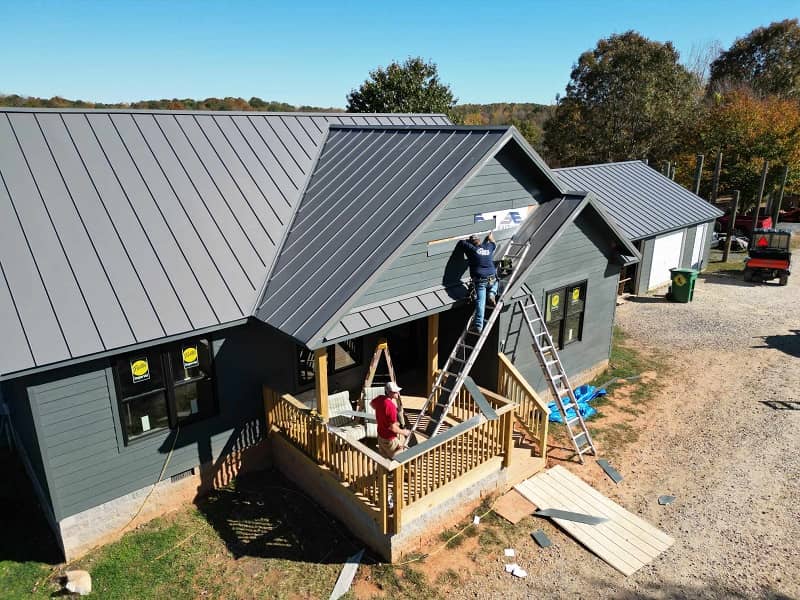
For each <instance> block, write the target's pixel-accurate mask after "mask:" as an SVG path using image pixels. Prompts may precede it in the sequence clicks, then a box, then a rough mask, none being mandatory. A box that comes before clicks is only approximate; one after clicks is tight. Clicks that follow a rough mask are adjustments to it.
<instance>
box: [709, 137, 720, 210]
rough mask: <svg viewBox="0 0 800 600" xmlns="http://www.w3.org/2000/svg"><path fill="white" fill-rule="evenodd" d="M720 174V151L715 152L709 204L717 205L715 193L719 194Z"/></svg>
mask: <svg viewBox="0 0 800 600" xmlns="http://www.w3.org/2000/svg"><path fill="white" fill-rule="evenodd" d="M721 172H722V149H721V148H720V150H719V152H717V164H716V165H714V180H713V181H712V183H711V204H716V203H717V192H719V174H720V173H721Z"/></svg>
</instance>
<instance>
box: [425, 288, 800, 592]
mask: <svg viewBox="0 0 800 600" xmlns="http://www.w3.org/2000/svg"><path fill="white" fill-rule="evenodd" d="M740 278H741V275H740V274H736V273H731V272H729V273H726V272H723V273H720V274H711V275H703V276H701V278H700V280H699V281H698V282H697V287H696V291H695V297H694V301H693V302H692V303H690V304H672V303H667V302H666V301H664V300H663V298H659V297H651V298H640V299H633V300H631V301H628V302H626V303H624V304H623V305H621V306H619V307H618V310H617V324H618V325H619V326H620V327H621V328H622V329H623V331H624V332H625V333H626V335H627V338H628V340H629V343H630V344H632V345H634V346H635V347H637V348H638V349H640V350H642V351H644V352H645V353H647V354H648V355H649V356H651V357H653V358H654V360H655V361H656V362H657V368H656V377H657V380H656V381H655V382H654V383H653V384H652V385H650V386H648V389H649V390H650V391H651V394H650V396H649V398H647V399H646V401H645V402H642V403H640V404H639V405H637V406H633V405H632V404H631V402H630V399H628V398H626V397H625V394H624V393H619V392H615V393H614V395H613V397H612V400H611V404H612V406H610V407H608V408H609V409H608V410H605V411H604V412H605V413H607V414H608V415H610V416H609V417H608V418H607V419H602V420H599V421H597V423H595V424H593V425H592V427H597V428H601V427H602V428H603V429H604V430H606V431H608V430H609V426H611V429H614V428H616V426H617V425H619V424H620V423H622V424H624V428H625V429H626V430H627V431H629V432H630V431H634V432H635V435H632V436H631V437H633V438H634V439H633V441H631V440H627V441H626V443H624V444H623V443H620V445H619V447H608V446H606V447H602V446H601V448H600V450H601V452H600V456H601V457H604V456H605V457H608V458H611V459H612V464H613V465H614V466H615V467H616V468H617V469H618V470H619V471H620V473H621V474H622V475H623V477H624V480H623V481H622V482H620V483H619V484H618V485H615V484H614V483H613V482H612V481H611V480H610V479H609V478H607V477H606V476H605V474H604V473H603V472H602V471H601V469H600V467H599V466H598V465H597V464H596V463H595V462H594V460H593V459H591V458H590V459H589V460H588V461H587V464H586V465H585V466H580V465H578V464H575V463H570V462H564V461H562V460H561V459H560V458H559V456H560V455H562V456H565V455H566V454H565V453H563V452H561V453H559V451H558V450H557V449H554V450H555V451H554V452H553V453H552V455H553V457H554V461H555V462H558V464H564V465H565V466H567V467H568V468H570V469H571V470H572V471H573V472H574V473H576V474H578V475H579V476H580V477H582V478H583V479H584V480H586V481H587V482H589V483H591V484H592V485H594V486H595V487H596V488H597V489H598V490H599V491H601V492H602V493H604V494H606V495H607V496H609V497H610V498H612V499H613V500H615V501H617V502H618V503H619V504H621V505H622V506H624V507H625V508H627V509H628V510H630V511H631V512H633V513H635V514H638V515H639V516H641V517H642V518H644V519H646V520H647V521H649V522H650V523H652V524H653V525H655V526H657V527H659V528H661V529H662V530H664V531H665V532H667V533H668V534H669V535H671V536H672V537H673V538H675V540H676V542H675V544H674V545H673V546H672V547H671V548H670V549H669V550H668V551H666V552H665V553H663V554H662V555H661V556H659V557H658V558H657V559H656V560H655V561H654V562H653V563H651V564H650V565H647V566H645V567H644V568H642V569H640V570H639V571H638V572H637V573H635V574H633V575H632V576H630V577H627V578H626V577H624V576H623V575H621V574H620V573H619V572H617V571H615V570H614V569H612V568H611V567H610V566H608V565H607V564H606V563H605V562H603V561H601V560H600V559H599V558H597V557H596V556H594V555H593V554H591V553H590V552H589V551H587V550H586V549H584V548H583V547H582V546H580V545H579V544H578V543H577V542H576V541H575V540H574V539H573V538H571V537H570V536H568V535H567V534H566V533H564V532H562V531H561V530H559V529H558V528H557V527H555V526H554V525H552V524H551V523H550V522H546V521H542V520H539V519H536V518H533V517H529V518H527V519H526V520H523V521H522V522H521V523H520V524H519V525H517V526H516V527H511V526H509V528H507V530H506V531H507V533H506V536H507V539H506V540H503V542H504V543H507V544H509V545H511V546H512V547H514V548H515V550H516V552H517V559H516V560H517V562H518V563H519V564H520V565H521V566H522V567H523V568H524V569H525V570H527V572H528V574H529V575H528V577H527V578H526V579H515V578H512V577H511V575H509V574H507V573H505V572H504V569H503V565H504V563H505V562H506V559H505V558H504V556H503V551H502V545H503V544H501V545H500V546H498V550H497V553H496V554H497V555H496V557H494V558H489V560H487V558H486V553H485V552H475V547H476V545H477V544H476V541H475V540H476V538H475V537H473V538H469V539H467V540H466V541H465V543H463V544H462V545H461V546H460V547H458V548H455V549H452V550H450V549H448V550H445V551H443V552H440V553H439V554H437V555H436V556H434V557H431V558H429V559H427V560H426V561H425V562H424V563H422V564H421V566H420V568H421V569H422V570H423V571H425V572H426V574H427V575H428V577H429V579H430V580H431V581H436V580H437V579H438V580H439V581H441V579H442V577H443V573H444V574H445V575H448V576H449V577H451V578H453V579H454V581H453V584H454V585H453V586H452V587H451V593H452V596H453V597H455V598H498V597H503V598H531V597H540V598H541V597H543V598H620V599H634V598H800V549H798V540H800V453H798V446H799V445H800V444H799V442H800V433H798V432H799V431H800V311H799V310H798V300H799V299H800V274H796V275H794V276H793V277H790V278H789V285H788V286H786V287H779V286H777V285H769V284H767V285H751V284H745V283H743V282H742V281H741V279H740ZM614 403H616V406H614V405H613V404H614ZM615 424H616V425H615ZM620 427H621V426H620ZM613 439H614V438H612V437H609V438H607V440H606V441H607V442H611V441H612V440H613ZM664 494H670V495H673V496H676V498H677V499H676V500H675V502H674V503H673V504H672V505H669V506H660V505H659V504H658V502H657V499H658V497H659V496H661V495H664ZM538 527H542V528H543V529H544V530H545V532H546V533H547V534H548V536H550V538H551V539H552V540H553V542H554V546H553V547H551V548H548V549H542V548H539V547H538V546H537V545H536V544H535V543H534V542H533V541H532V540H531V539H530V537H529V533H530V531H532V530H533V529H535V528H538ZM451 567H452V568H454V570H455V571H456V573H457V576H456V575H454V574H453V572H451V571H447V569H449V568H451Z"/></svg>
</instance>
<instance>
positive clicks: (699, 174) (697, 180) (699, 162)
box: [694, 154, 706, 196]
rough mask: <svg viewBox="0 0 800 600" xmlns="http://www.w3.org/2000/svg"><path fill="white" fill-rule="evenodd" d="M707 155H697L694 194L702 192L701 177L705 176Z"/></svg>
mask: <svg viewBox="0 0 800 600" xmlns="http://www.w3.org/2000/svg"><path fill="white" fill-rule="evenodd" d="M705 159H706V157H705V156H704V155H702V154H698V155H697V166H696V167H695V169H694V194H695V196H697V195H699V194H700V178H701V177H702V176H703V163H704V162H705Z"/></svg>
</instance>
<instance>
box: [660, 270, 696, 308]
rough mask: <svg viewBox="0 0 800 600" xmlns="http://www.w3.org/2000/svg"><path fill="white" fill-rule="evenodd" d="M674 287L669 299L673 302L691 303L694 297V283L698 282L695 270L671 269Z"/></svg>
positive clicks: (671, 288)
mask: <svg viewBox="0 0 800 600" xmlns="http://www.w3.org/2000/svg"><path fill="white" fill-rule="evenodd" d="M669 272H670V274H671V276H672V285H670V286H669V292H668V293H667V297H668V298H669V299H670V300H672V301H673V302H691V301H692V296H694V283H695V281H697V273H698V272H697V271H696V270H695V269H670V270H669Z"/></svg>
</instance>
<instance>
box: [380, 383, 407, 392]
mask: <svg viewBox="0 0 800 600" xmlns="http://www.w3.org/2000/svg"><path fill="white" fill-rule="evenodd" d="M402 389H403V388H401V387H400V386H399V385H397V384H396V383H395V382H394V381H390V382H388V383H387V384H386V385H385V386H384V388H383V391H384V392H386V393H387V394H391V393H392V392H399V391H400V390H402Z"/></svg>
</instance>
